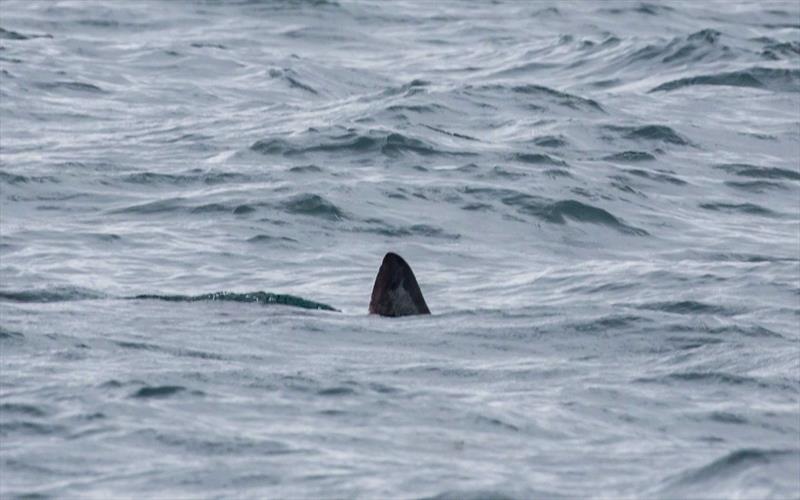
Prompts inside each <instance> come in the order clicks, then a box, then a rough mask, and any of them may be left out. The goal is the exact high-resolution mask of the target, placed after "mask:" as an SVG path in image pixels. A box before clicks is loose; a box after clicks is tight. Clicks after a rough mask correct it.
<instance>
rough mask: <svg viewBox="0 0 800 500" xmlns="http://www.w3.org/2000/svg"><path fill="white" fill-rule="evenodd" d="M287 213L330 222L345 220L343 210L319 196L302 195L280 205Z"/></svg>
mask: <svg viewBox="0 0 800 500" xmlns="http://www.w3.org/2000/svg"><path fill="white" fill-rule="evenodd" d="M280 206H281V208H283V209H284V210H285V211H287V212H289V213H293V214H298V215H310V216H313V217H320V218H322V219H327V220H330V221H337V220H342V219H345V214H344V212H342V210H341V209H340V208H339V207H337V206H336V205H334V204H333V203H331V202H330V201H328V200H326V199H325V198H323V197H322V196H320V195H318V194H310V193H301V194H298V195H295V196H292V197H291V198H289V199H287V200H284V201H283V202H281V203H280Z"/></svg>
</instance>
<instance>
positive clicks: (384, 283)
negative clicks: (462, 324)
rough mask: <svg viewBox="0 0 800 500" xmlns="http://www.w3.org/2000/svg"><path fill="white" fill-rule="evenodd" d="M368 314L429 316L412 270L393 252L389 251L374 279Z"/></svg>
mask: <svg viewBox="0 0 800 500" xmlns="http://www.w3.org/2000/svg"><path fill="white" fill-rule="evenodd" d="M369 313H370V314H379V315H381V316H411V315H414V314H430V313H431V311H430V310H429V309H428V305H427V304H426V303H425V299H424V298H423V297H422V291H421V290H420V289H419V285H418V284H417V278H415V277H414V271H412V270H411V267H410V266H409V265H408V264H407V263H406V261H404V260H403V258H402V257H400V256H399V255H397V254H396V253H392V252H389V253H387V254H386V256H385V257H384V258H383V263H382V264H381V268H380V270H379V271H378V276H376V277H375V285H374V286H373V287H372V298H371V299H370V301H369Z"/></svg>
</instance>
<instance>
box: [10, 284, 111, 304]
mask: <svg viewBox="0 0 800 500" xmlns="http://www.w3.org/2000/svg"><path fill="white" fill-rule="evenodd" d="M106 297H107V296H106V295H105V294H102V293H99V292H95V291H93V290H89V289H86V288H80V287H72V286H57V287H52V288H45V289H40V290H0V300H8V301H12V302H22V303H46V302H68V301H73V300H94V299H103V298H106Z"/></svg>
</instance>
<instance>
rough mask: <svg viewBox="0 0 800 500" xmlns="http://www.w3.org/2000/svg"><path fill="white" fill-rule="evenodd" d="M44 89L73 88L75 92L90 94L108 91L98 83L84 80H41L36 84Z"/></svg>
mask: <svg viewBox="0 0 800 500" xmlns="http://www.w3.org/2000/svg"><path fill="white" fill-rule="evenodd" d="M36 86H37V87H39V88H40V89H42V90H71V91H74V92H86V93H89V94H105V93H106V91H105V90H103V89H101V88H100V87H98V86H97V85H94V84H91V83H84V82H73V81H56V82H40V83H37V84H36Z"/></svg>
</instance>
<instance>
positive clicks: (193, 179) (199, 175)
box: [121, 169, 252, 186]
mask: <svg viewBox="0 0 800 500" xmlns="http://www.w3.org/2000/svg"><path fill="white" fill-rule="evenodd" d="M121 180H122V182H125V183H130V184H139V185H143V186H161V185H170V186H188V185H191V184H205V185H207V186H215V185H217V184H224V183H229V182H246V181H249V180H252V178H251V177H250V176H248V175H245V174H239V173H233V172H203V171H201V170H199V169H198V170H193V171H190V173H186V174H160V173H157V172H137V173H135V174H127V175H124V176H123V177H122V179H121Z"/></svg>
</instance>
